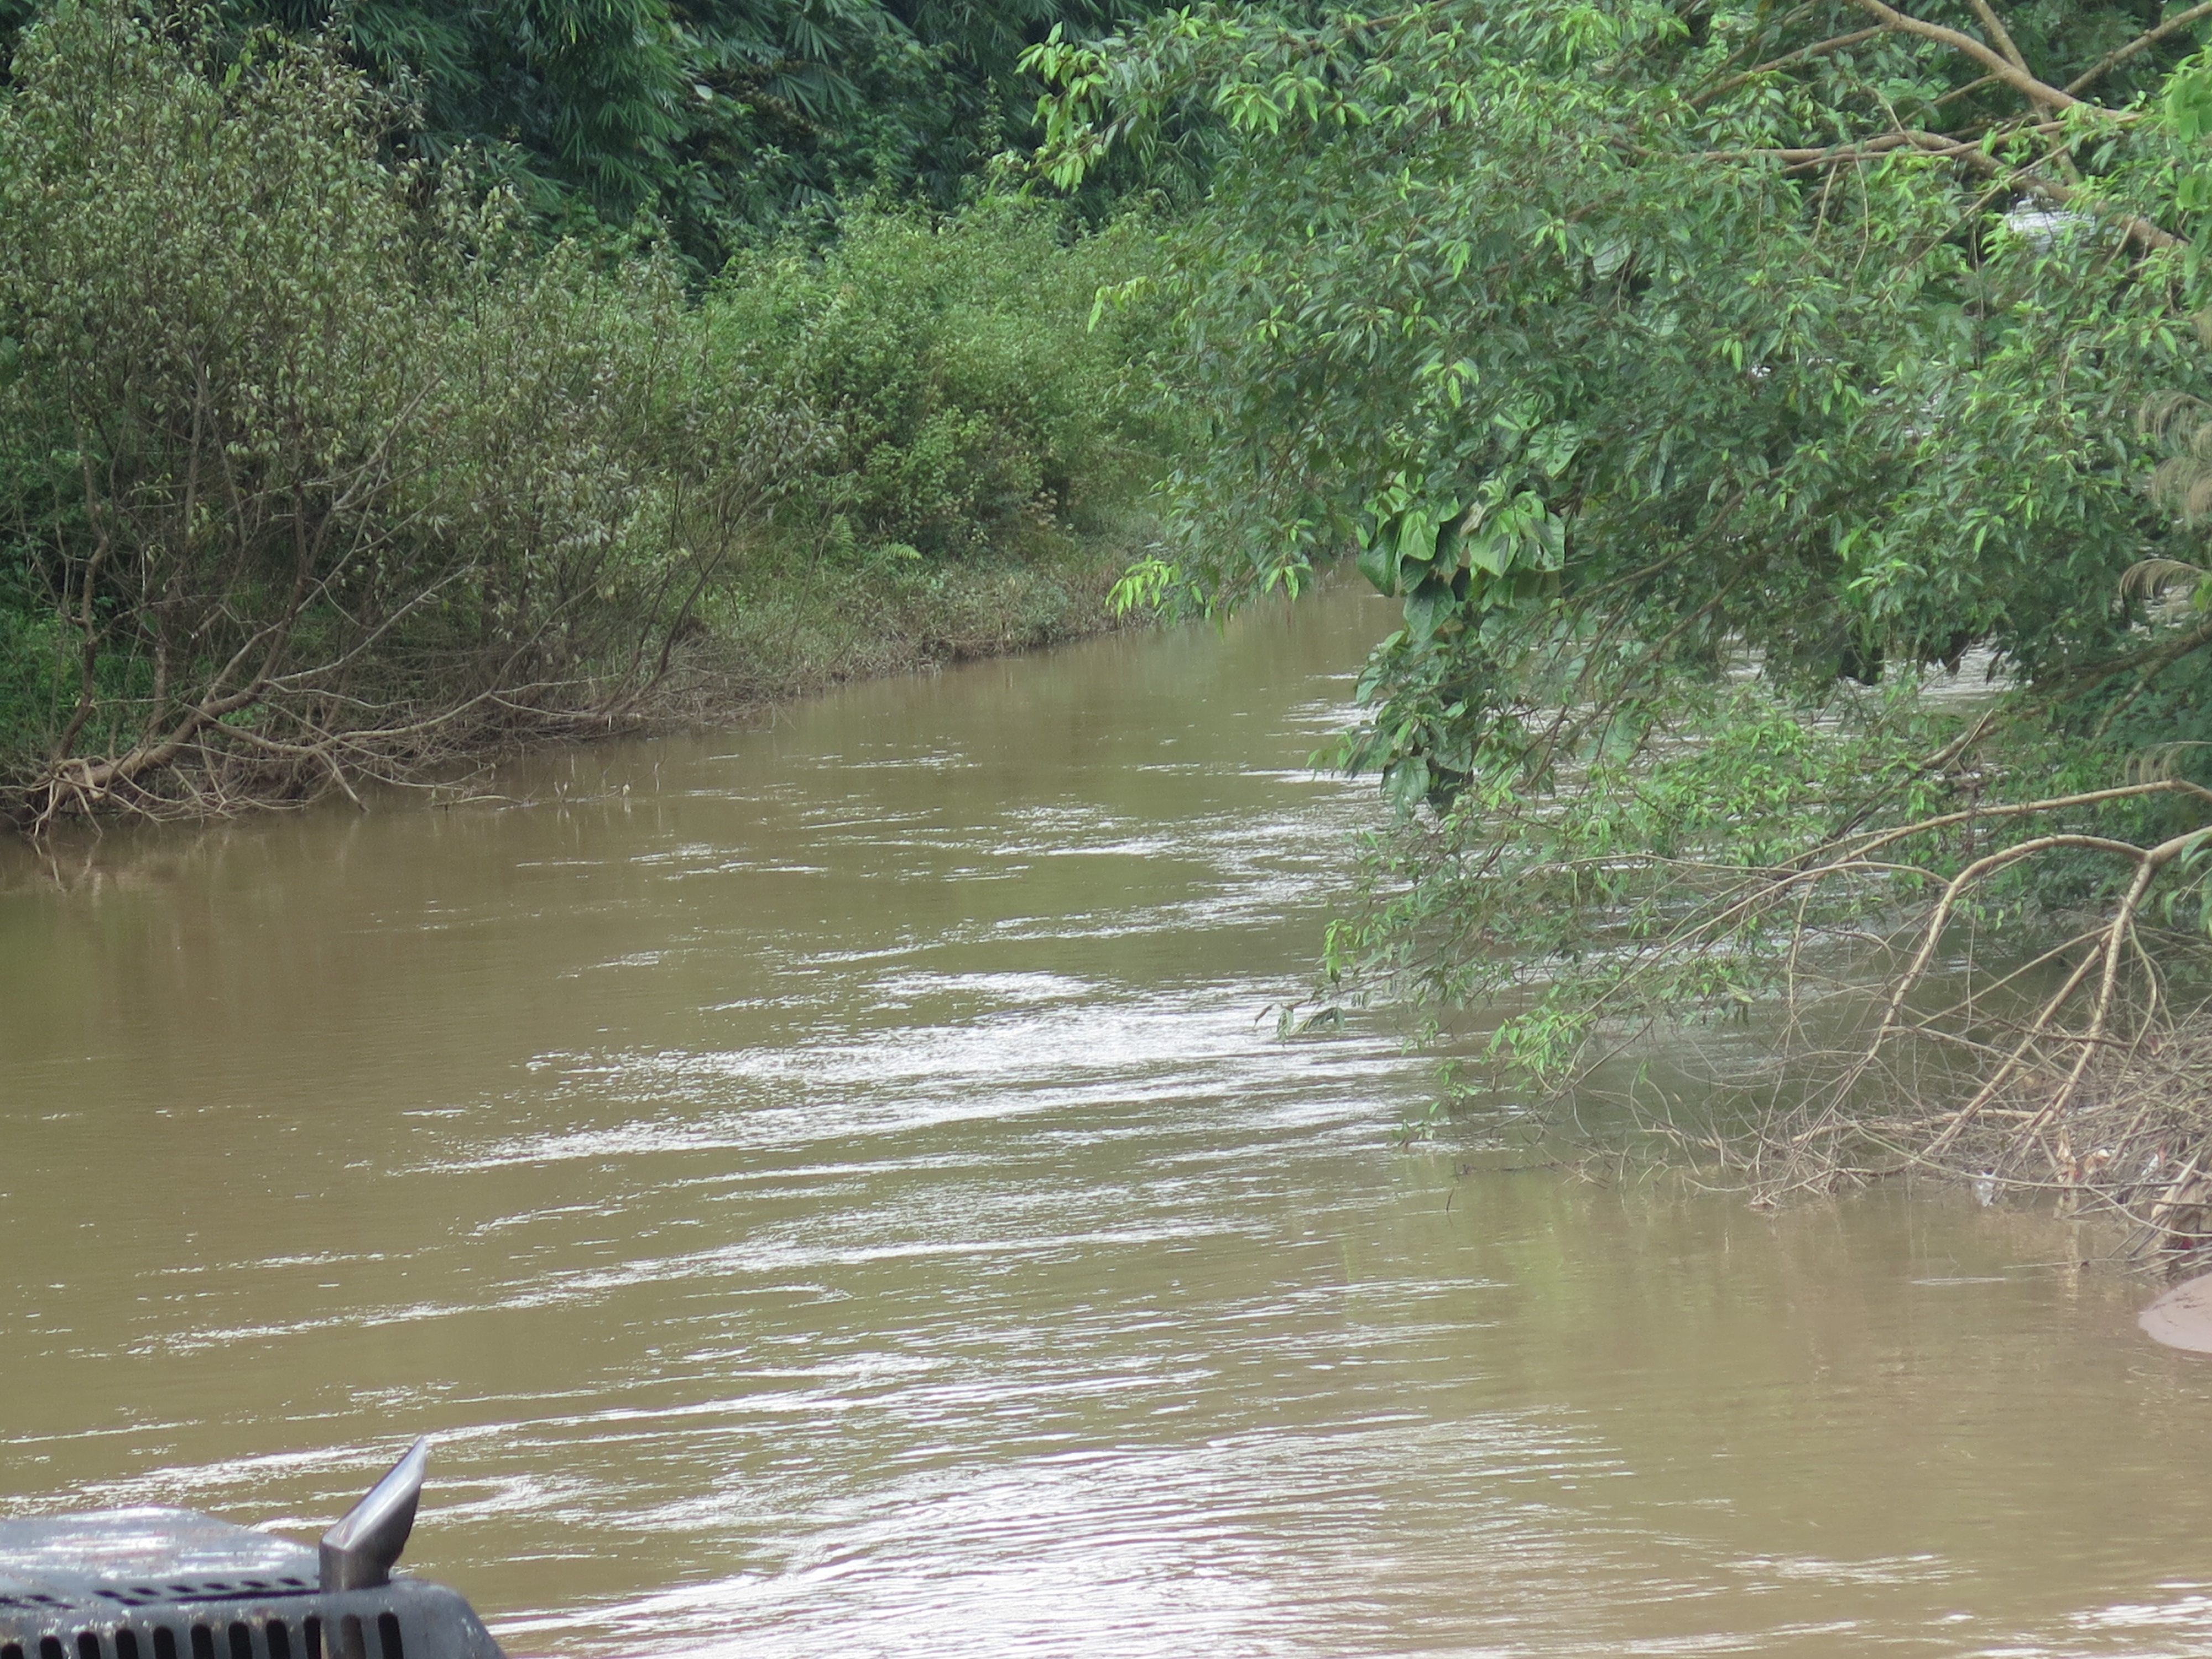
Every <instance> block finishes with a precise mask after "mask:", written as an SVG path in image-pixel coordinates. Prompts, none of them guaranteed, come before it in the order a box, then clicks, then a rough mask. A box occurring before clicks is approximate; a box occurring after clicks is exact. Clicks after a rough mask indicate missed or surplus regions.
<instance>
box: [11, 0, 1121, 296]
mask: <svg viewBox="0 0 2212 1659" xmlns="http://www.w3.org/2000/svg"><path fill="white" fill-rule="evenodd" d="M47 3H48V0H0V59H4V58H5V57H6V56H7V54H8V53H9V52H12V50H13V46H14V42H15V38H16V37H17V35H18V33H19V32H20V30H21V28H22V27H24V26H25V25H27V23H28V22H29V21H31V20H32V19H33V18H34V17H35V16H37V15H40V12H41V11H42V10H43V9H45V8H46V4H47ZM1142 9H1144V7H1143V6H1142V5H1141V4H1139V3H1135V0H1132V3H1130V4H1129V5H1126V6H1123V7H1121V9H1118V10H1116V9H1110V8H1109V7H1108V6H1107V5H1106V4H1105V3H1104V0H987V3H961V4H957V5H954V4H947V3H943V0H589V3H585V0H498V3H493V4H474V3H471V4H461V3H455V0H346V3H343V4H340V3H337V0H204V10H203V11H202V12H200V13H198V14H197V16H198V17H199V18H200V20H202V22H203V23H204V25H206V26H208V27H212V28H213V29H214V30H215V32H216V38H218V39H220V40H222V41H224V42H226V43H227V45H226V46H225V48H224V49H225V50H226V51H227V52H251V51H252V46H251V41H252V39H253V38H254V34H255V32H256V31H257V30H259V29H264V28H267V27H272V26H273V27H276V28H280V29H282V30H283V31H285V32H287V33H289V34H290V35H292V36H293V37H295V38H297V39H308V38H327V39H330V40H334V41H336V42H337V43H339V44H340V46H342V48H343V51H344V52H345V54H346V56H347V57H348V58H349V60H350V61H351V62H352V63H353V64H355V65H356V66H357V67H359V68H361V69H362V70H364V71H366V72H367V73H368V75H369V76H371V78H372V79H373V80H374V82H376V83H378V84H379V85H380V86H382V87H385V88H388V89H390V90H391V91H392V93H393V94H395V96H396V98H397V100H398V102H397V105H396V106H395V110H394V112H393V115H392V119H391V120H390V122H389V124H388V127H387V136H388V138H389V141H390V142H391V143H392V144H393V145H394V146H395V147H396V149H397V151H398V153H399V154H401V155H409V156H413V157H416V158H418V159H422V160H425V161H431V162H434V163H439V164H446V163H449V162H452V161H455V160H457V159H459V160H464V161H466V162H467V164H468V165H469V166H470V167H471V169H472V170H473V171H475V172H476V173H477V174H478V175H479V177H488V178H495V179H501V180H504V181H506V182H507V183H508V184H510V185H513V187H514V188H515V190H516V191H517V193H518V194H519V196H520V197H521V199H522V200H523V201H524V203H525V204H526V205H527V206H528V207H529V208H530V210H532V213H533V215H535V216H537V217H538V219H539V220H540V221H541V222H544V223H546V224H548V225H550V226H551V227H552V228H555V229H556V230H562V231H568V232H580V231H584V230H587V229H596V228H607V229H611V230H612V231H614V232H617V233H622V232H626V231H628V230H629V229H630V228H632V227H633V226H634V225H635V224H637V223H639V222H646V223H648V224H651V225H653V226H658V227H665V228H666V230H667V231H668V232H669V233H670V234H671V235H672V237H673V239H674V240H675V242H676V244H677V246H678V248H679V249H680V250H681V252H682V253H683V254H684V257H685V258H687V259H688V260H690V261H691V262H692V263H693V264H694V267H695V270H698V271H712V270H714V268H716V267H717V266H718V265H719V264H720V262H721V260H722V259H723V258H724V257H725V256H726V254H727V253H728V252H729V251H730V250H731V249H732V248H733V247H737V246H746V245H749V244H750V243H751V242H753V241H754V240H757V238H758V237H759V236H760V235H761V234H763V232H773V231H774V229H775V227H777V226H778V225H779V224H781V222H784V221H786V220H787V219H790V218H791V217H792V216H794V215H799V216H810V217H814V218H820V217H822V216H827V215H830V214H833V213H834V210H835V204H836V200H837V198H838V197H840V196H841V195H846V194H850V193H852V192H853V191H856V190H859V189H861V188H864V187H872V188H876V189H879V190H889V191H893V192H895V193H897V194H901V195H913V196H917V197H920V198H921V199H923V200H926V201H928V202H929V203H931V204H933V205H935V206H937V207H939V208H940V209H942V208H949V207H951V206H954V205H957V204H958V203H959V202H960V201H961V200H963V199H964V197H965V196H966V195H967V194H968V193H969V192H970V191H972V189H973V188H974V185H975V180H976V178H977V175H978V171H979V169H980V168H981V167H982V166H983V164H984V163H985V162H987V161H988V160H989V159H990V158H991V157H992V155H994V153H996V152H997V151H998V150H999V149H1000V148H1001V146H1002V145H1006V144H1009V143H1020V142H1023V141H1024V139H1025V138H1026V137H1027V136H1028V135H1029V134H1030V132H1031V131H1032V125H1031V124H1032V121H1033V115H1032V106H1033V104H1034V101H1035V98H1036V82H1034V81H1033V80H1031V79H1030V78H1029V77H1027V76H1024V75H1023V74H1022V73H1021V72H1020V71H1019V70H1018V68H1017V59H1018V57H1019V55H1020V53H1021V52H1022V51H1023V50H1024V47H1025V46H1029V45H1030V44H1032V43H1033V42H1035V41H1036V40H1042V39H1043V38H1044V35H1045V33H1047V32H1048V30H1049V29H1051V28H1052V27H1054V26H1055V25H1059V26H1062V27H1069V28H1073V29H1076V30H1079V31H1081V30H1091V29H1096V28H1099V27H1105V26H1106V25H1108V24H1109V23H1110V22H1112V21H1114V20H1115V17H1116V16H1119V15H1122V14H1123V13H1124V12H1135V11H1141V10H1142ZM197 26H199V25H198V24H196V27H197ZM641 216H643V219H642V221H641Z"/></svg>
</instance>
